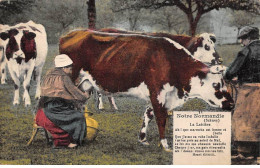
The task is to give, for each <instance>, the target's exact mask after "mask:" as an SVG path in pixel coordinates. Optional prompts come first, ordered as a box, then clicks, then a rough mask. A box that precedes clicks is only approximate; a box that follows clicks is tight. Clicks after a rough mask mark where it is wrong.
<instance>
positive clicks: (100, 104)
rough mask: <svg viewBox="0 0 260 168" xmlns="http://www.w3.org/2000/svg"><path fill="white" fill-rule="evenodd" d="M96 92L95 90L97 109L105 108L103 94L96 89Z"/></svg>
mask: <svg viewBox="0 0 260 168" xmlns="http://www.w3.org/2000/svg"><path fill="white" fill-rule="evenodd" d="M94 92H95V106H96V109H98V110H103V109H104V104H103V99H102V94H101V93H99V92H98V91H96V90H95V91H94Z"/></svg>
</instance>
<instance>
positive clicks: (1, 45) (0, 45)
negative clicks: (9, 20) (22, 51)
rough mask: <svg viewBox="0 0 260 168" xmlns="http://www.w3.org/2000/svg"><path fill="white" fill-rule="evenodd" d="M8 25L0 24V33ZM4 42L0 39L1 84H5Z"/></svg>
mask: <svg viewBox="0 0 260 168" xmlns="http://www.w3.org/2000/svg"><path fill="white" fill-rule="evenodd" d="M8 27H9V26H8V25H2V24H0V33H1V32H5V30H7V29H8ZM6 42H7V41H4V40H2V39H1V38H0V66H1V84H6V81H7V79H6V58H5V54H4V50H5V46H6Z"/></svg>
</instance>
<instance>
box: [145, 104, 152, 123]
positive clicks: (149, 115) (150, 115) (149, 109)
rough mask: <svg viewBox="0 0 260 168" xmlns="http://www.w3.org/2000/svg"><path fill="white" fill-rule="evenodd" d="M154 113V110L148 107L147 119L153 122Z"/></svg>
mask: <svg viewBox="0 0 260 168" xmlns="http://www.w3.org/2000/svg"><path fill="white" fill-rule="evenodd" d="M152 111H153V109H152V108H150V107H148V108H147V109H146V112H145V113H146V115H147V117H148V118H149V119H150V120H152V119H153V115H152V114H151V112H152Z"/></svg>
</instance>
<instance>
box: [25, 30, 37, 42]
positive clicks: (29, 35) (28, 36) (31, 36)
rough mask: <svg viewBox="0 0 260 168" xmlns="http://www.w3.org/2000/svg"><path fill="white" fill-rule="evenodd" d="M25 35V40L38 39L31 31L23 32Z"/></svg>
mask: <svg viewBox="0 0 260 168" xmlns="http://www.w3.org/2000/svg"><path fill="white" fill-rule="evenodd" d="M23 34H24V36H25V38H27V39H28V40H32V39H34V38H35V37H36V34H35V33H33V32H29V31H23Z"/></svg>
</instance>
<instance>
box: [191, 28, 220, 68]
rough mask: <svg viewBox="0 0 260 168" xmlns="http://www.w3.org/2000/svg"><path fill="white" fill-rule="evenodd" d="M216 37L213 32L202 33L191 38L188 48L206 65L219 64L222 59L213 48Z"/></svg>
mask: <svg viewBox="0 0 260 168" xmlns="http://www.w3.org/2000/svg"><path fill="white" fill-rule="evenodd" d="M215 42H216V37H215V35H214V34H209V33H203V34H201V35H200V36H199V37H196V38H193V40H191V41H190V43H189V45H188V47H187V48H188V49H189V50H190V51H191V53H192V54H193V55H194V57H195V58H196V59H198V60H200V61H202V62H203V63H205V64H207V65H219V64H221V63H222V62H223V61H222V59H221V58H220V56H219V55H218V53H217V51H216V50H215Z"/></svg>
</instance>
